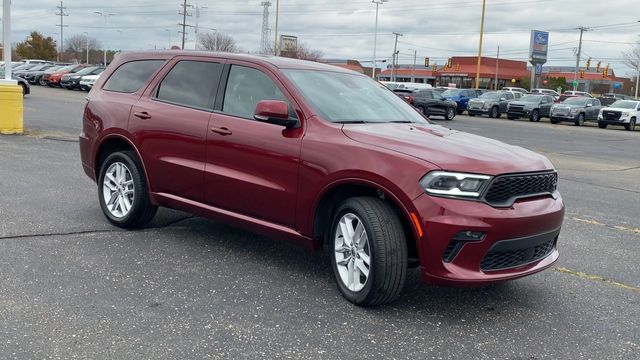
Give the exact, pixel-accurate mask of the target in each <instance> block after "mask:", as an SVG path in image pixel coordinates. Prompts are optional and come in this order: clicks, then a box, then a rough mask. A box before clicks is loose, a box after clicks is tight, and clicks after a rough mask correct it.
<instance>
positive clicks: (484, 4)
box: [476, 0, 487, 89]
mask: <svg viewBox="0 0 640 360" xmlns="http://www.w3.org/2000/svg"><path fill="white" fill-rule="evenodd" d="M486 5H487V0H482V18H481V19H480V44H478V63H477V65H476V89H479V88H480V62H481V59H482V35H484V10H485V8H486Z"/></svg>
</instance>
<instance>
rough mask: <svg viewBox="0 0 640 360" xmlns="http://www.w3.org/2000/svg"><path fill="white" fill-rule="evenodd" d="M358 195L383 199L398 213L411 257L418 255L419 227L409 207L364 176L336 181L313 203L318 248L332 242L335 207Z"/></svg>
mask: <svg viewBox="0 0 640 360" xmlns="http://www.w3.org/2000/svg"><path fill="white" fill-rule="evenodd" d="M358 196H371V197H377V198H379V199H382V200H383V201H385V202H386V203H387V204H389V205H390V206H391V207H392V208H393V210H394V211H395V212H396V214H397V215H398V218H399V219H400V222H401V224H402V227H403V229H404V231H405V240H406V243H407V250H408V255H409V258H416V259H418V258H419V254H418V251H419V250H418V246H417V242H418V230H417V229H416V227H415V225H414V224H413V223H412V221H411V215H410V211H409V210H408V209H407V208H406V207H405V206H404V205H403V203H402V201H401V200H400V199H399V198H398V196H396V195H395V194H394V193H393V192H391V191H389V190H388V189H386V188H385V187H383V186H381V185H380V184H377V183H375V182H372V181H369V180H364V179H346V180H342V181H338V182H334V183H332V184H330V185H328V186H327V187H325V189H324V190H323V191H322V193H321V195H320V196H319V197H318V200H317V201H316V204H315V207H314V215H313V228H312V230H313V239H314V242H316V244H315V247H316V248H317V249H319V248H322V247H327V246H328V244H329V236H330V232H331V231H330V224H331V221H332V220H333V219H332V218H333V215H334V213H335V209H336V208H337V207H338V206H339V205H340V204H341V203H342V202H343V201H344V200H346V199H348V198H351V197H358Z"/></svg>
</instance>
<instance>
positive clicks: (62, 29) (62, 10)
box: [56, 1, 69, 61]
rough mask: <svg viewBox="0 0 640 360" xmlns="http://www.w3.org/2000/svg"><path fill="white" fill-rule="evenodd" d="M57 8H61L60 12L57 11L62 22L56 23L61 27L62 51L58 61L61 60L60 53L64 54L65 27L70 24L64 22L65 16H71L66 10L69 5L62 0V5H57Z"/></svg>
mask: <svg viewBox="0 0 640 360" xmlns="http://www.w3.org/2000/svg"><path fill="white" fill-rule="evenodd" d="M56 8H57V9H58V10H60V12H59V13H56V15H59V16H60V24H58V25H56V26H59V27H60V51H59V52H58V57H57V58H58V61H60V54H62V52H63V51H64V28H66V27H68V26H69V25H65V24H64V17H65V16H69V14H67V13H65V12H64V11H65V10H66V9H67V7H66V6H63V4H62V1H60V6H56Z"/></svg>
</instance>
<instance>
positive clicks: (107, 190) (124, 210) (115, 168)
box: [102, 162, 134, 218]
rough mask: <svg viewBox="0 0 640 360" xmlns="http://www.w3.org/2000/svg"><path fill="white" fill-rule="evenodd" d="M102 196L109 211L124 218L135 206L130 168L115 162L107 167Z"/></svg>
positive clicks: (117, 216)
mask: <svg viewBox="0 0 640 360" xmlns="http://www.w3.org/2000/svg"><path fill="white" fill-rule="evenodd" d="M102 196H103V197H104V203H105V204H106V207H107V210H108V211H109V213H110V214H111V215H112V216H114V217H116V218H123V217H125V216H127V215H128V214H129V212H130V211H131V208H132V207H133V199H134V184H133V177H132V176H131V171H130V170H129V168H128V167H127V166H126V165H125V164H123V163H121V162H114V163H113V164H111V165H110V166H109V168H108V169H107V171H106V173H105V175H104V180H103V181H102Z"/></svg>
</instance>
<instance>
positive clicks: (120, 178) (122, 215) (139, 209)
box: [98, 151, 158, 228]
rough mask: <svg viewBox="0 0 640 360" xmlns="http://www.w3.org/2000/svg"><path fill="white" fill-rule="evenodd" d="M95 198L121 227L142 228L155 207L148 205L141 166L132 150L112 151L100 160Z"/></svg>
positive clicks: (107, 215) (110, 217)
mask: <svg viewBox="0 0 640 360" xmlns="http://www.w3.org/2000/svg"><path fill="white" fill-rule="evenodd" d="M98 197H99V199H100V207H101V208H102V212H103V213H104V215H105V216H106V217H107V219H108V220H109V221H110V222H111V223H112V224H114V225H116V226H118V227H121V228H136V227H141V226H143V225H145V224H147V223H148V222H149V221H151V219H153V217H154V215H155V214H156V211H157V210H158V207H157V206H154V205H153V204H151V200H150V199H149V190H148V187H147V183H146V180H145V178H144V174H143V172H142V166H140V162H139V161H138V157H137V156H136V154H135V153H134V152H132V151H122V152H115V153H113V154H111V155H109V156H108V157H107V158H106V159H105V161H104V162H103V163H102V166H101V167H100V176H99V178H98Z"/></svg>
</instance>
